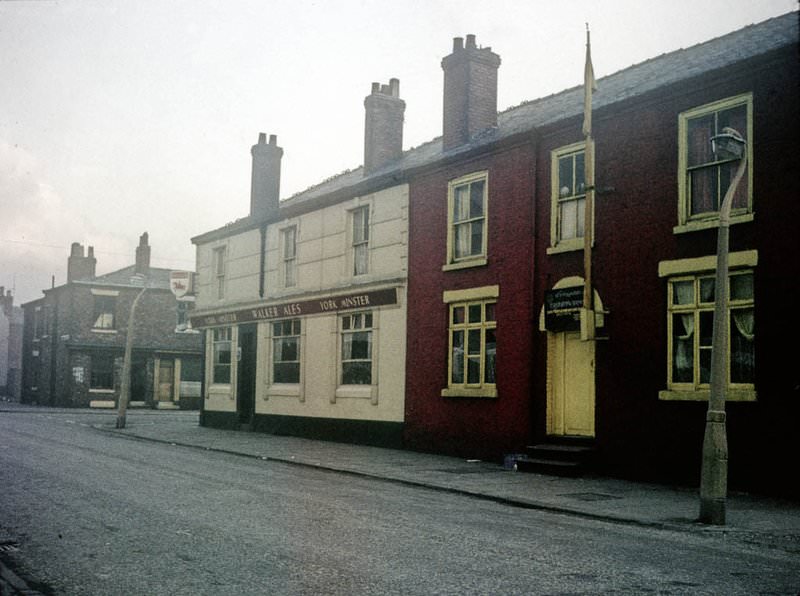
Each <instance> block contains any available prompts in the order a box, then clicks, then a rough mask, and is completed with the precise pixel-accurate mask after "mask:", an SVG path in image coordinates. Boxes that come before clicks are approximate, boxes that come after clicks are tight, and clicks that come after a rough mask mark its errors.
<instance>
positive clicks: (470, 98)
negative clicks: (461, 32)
mask: <svg viewBox="0 0 800 596" xmlns="http://www.w3.org/2000/svg"><path fill="white" fill-rule="evenodd" d="M499 67H500V56H498V55H497V54H495V53H494V52H492V49H491V48H479V47H478V46H477V44H476V43H475V36H474V35H467V42H466V45H465V44H464V40H463V39H462V38H461V37H455V38H453V52H452V53H451V54H450V55H449V56H445V57H444V59H443V60H442V69H443V70H444V131H443V148H444V150H445V151H447V150H449V149H453V148H455V147H460V146H461V145H465V144H467V143H469V142H470V141H471V140H472V139H473V138H474V137H475V136H476V135H477V134H479V133H481V132H483V131H485V130H487V129H490V128H494V127H496V126H497V69H498V68H499Z"/></svg>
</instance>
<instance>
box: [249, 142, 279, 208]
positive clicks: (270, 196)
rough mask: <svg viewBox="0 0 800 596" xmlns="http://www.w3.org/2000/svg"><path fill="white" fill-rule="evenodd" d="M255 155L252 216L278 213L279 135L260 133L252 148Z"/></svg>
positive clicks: (251, 191) (252, 183) (251, 200)
mask: <svg viewBox="0 0 800 596" xmlns="http://www.w3.org/2000/svg"><path fill="white" fill-rule="evenodd" d="M250 153H251V155H252V156H253V177H252V179H251V183H250V217H257V218H259V219H261V218H268V217H272V216H274V215H277V213H278V203H279V201H280V191H281V158H282V157H283V149H281V148H280V147H278V137H277V136H275V135H270V136H269V144H267V135H266V134H264V133H263V132H262V133H259V135H258V144H256V145H253V148H252V149H251V150H250Z"/></svg>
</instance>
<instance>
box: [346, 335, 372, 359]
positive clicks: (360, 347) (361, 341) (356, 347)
mask: <svg viewBox="0 0 800 596" xmlns="http://www.w3.org/2000/svg"><path fill="white" fill-rule="evenodd" d="M350 338H351V339H350V358H352V359H354V360H366V359H369V358H371V357H372V341H371V339H372V338H371V337H370V332H369V331H358V332H356V333H353V334H351V336H350Z"/></svg>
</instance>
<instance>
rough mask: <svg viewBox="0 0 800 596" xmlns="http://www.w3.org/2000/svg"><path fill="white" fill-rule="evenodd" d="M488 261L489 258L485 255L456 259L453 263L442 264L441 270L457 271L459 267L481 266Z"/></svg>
mask: <svg viewBox="0 0 800 596" xmlns="http://www.w3.org/2000/svg"><path fill="white" fill-rule="evenodd" d="M488 263H489V259H487V258H486V257H478V258H475V259H469V260H464V261H456V262H453V263H448V264H447V265H442V271H458V270H459V269H469V268H471V267H483V266H484V265H487V264H488Z"/></svg>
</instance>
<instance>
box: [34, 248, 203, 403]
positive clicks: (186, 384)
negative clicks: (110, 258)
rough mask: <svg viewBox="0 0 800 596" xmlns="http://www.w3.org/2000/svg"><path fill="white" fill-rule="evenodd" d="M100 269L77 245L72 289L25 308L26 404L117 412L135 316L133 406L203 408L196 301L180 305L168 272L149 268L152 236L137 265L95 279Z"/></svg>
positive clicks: (49, 293) (52, 292) (53, 291)
mask: <svg viewBox="0 0 800 596" xmlns="http://www.w3.org/2000/svg"><path fill="white" fill-rule="evenodd" d="M96 264H97V261H96V259H95V257H94V250H93V248H92V247H91V246H90V247H89V248H88V253H87V254H84V248H83V246H81V245H80V244H78V243H73V244H72V247H71V252H70V256H69V259H68V264H67V283H65V284H64V285H61V286H57V287H53V288H50V289H49V290H44V296H43V297H42V298H39V299H37V300H34V301H32V302H28V303H26V304H24V305H23V309H24V312H25V331H24V338H23V387H22V401H23V402H25V403H38V404H42V405H50V406H67V407H72V406H76V407H114V406H115V405H116V404H117V400H118V397H119V391H120V383H121V372H122V360H123V355H124V351H125V340H126V337H127V332H128V317H129V313H130V311H131V306H132V304H133V301H134V299H135V298H136V296H137V295H138V294H139V292H140V291H142V289H143V288H145V293H144V294H143V295H142V297H141V299H140V301H139V303H138V306H137V308H136V314H135V327H134V328H135V333H134V343H133V357H132V368H131V395H130V399H131V405H132V406H149V407H159V408H190V409H191V408H198V407H199V399H200V384H201V368H202V366H201V364H202V361H201V351H202V345H201V337H200V334H199V333H197V332H196V331H194V330H192V329H191V328H190V327H189V326H188V325H187V323H188V312H189V309H190V308H191V305H192V302H193V300H194V298H193V297H191V296H184V297H182V298H180V299H177V298H176V296H175V295H173V293H172V291H171V289H170V273H171V272H170V271H169V270H167V269H158V268H155V267H150V245H149V244H148V236H147V233H145V234H143V235H142V236H141V238H140V243H139V246H138V247H137V248H136V260H135V264H134V265H131V266H130V267H126V268H124V269H120V270H118V271H114V272H111V273H107V274H105V275H99V276H98V275H95V270H96Z"/></svg>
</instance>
